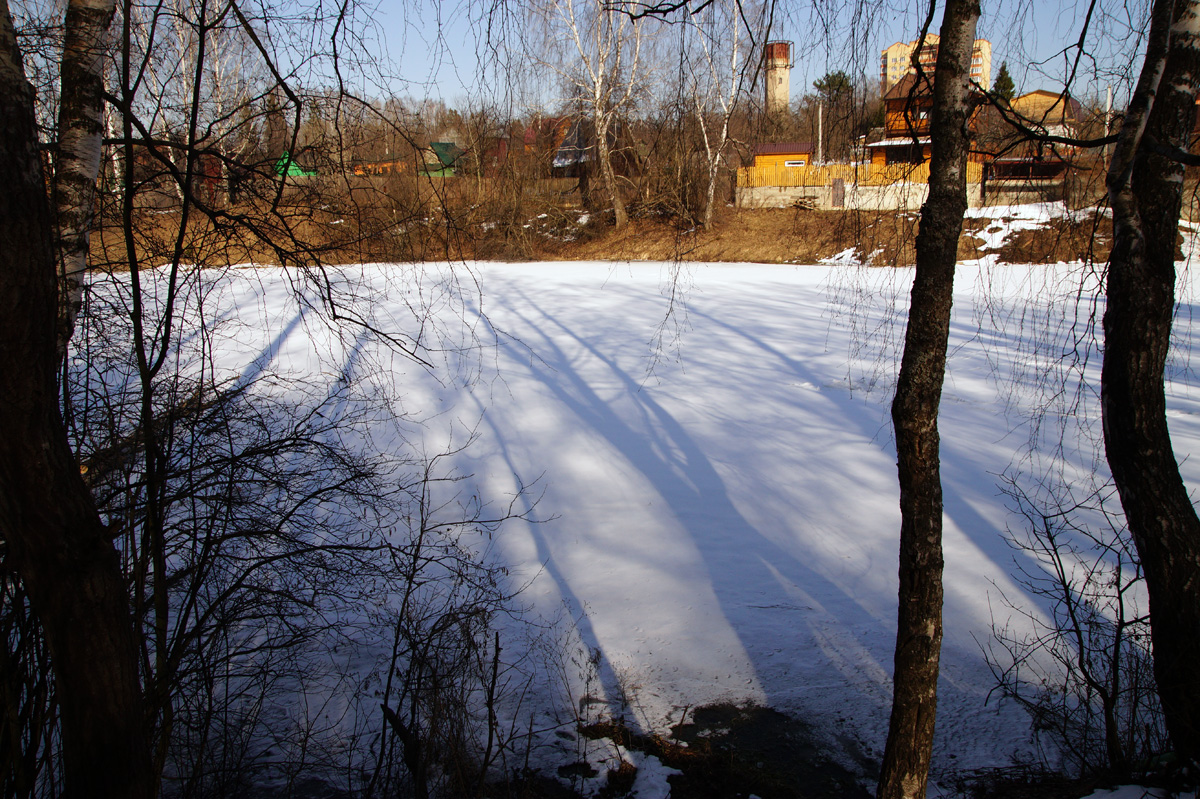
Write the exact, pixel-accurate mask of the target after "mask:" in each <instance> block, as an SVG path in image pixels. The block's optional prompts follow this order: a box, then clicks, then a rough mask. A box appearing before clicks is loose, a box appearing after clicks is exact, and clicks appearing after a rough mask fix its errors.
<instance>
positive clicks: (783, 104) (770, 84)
mask: <svg viewBox="0 0 1200 799" xmlns="http://www.w3.org/2000/svg"><path fill="white" fill-rule="evenodd" d="M793 66H795V64H794V63H793V62H792V43H791V42H784V41H774V42H767V46H766V49H765V50H764V52H763V74H764V77H765V81H766V87H767V113H768V114H775V113H779V112H781V111H786V110H787V107H788V102H789V101H790V100H791V75H792V67H793Z"/></svg>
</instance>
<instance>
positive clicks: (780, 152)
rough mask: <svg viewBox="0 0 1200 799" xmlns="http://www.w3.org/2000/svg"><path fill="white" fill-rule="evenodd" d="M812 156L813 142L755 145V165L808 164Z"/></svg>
mask: <svg viewBox="0 0 1200 799" xmlns="http://www.w3.org/2000/svg"><path fill="white" fill-rule="evenodd" d="M812 158H813V146H812V142H806V141H788V142H771V143H766V144H756V145H755V146H754V166H774V167H780V166H808V165H810V164H811V163H812Z"/></svg>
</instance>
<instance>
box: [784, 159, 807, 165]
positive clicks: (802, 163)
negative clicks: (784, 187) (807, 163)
mask: <svg viewBox="0 0 1200 799" xmlns="http://www.w3.org/2000/svg"><path fill="white" fill-rule="evenodd" d="M783 165H784V166H804V159H803V158H801V159H799V160H797V161H784V162H783Z"/></svg>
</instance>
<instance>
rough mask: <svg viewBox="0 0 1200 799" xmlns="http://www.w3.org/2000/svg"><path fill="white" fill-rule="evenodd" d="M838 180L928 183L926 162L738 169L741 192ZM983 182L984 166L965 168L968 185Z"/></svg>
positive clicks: (868, 183)
mask: <svg viewBox="0 0 1200 799" xmlns="http://www.w3.org/2000/svg"><path fill="white" fill-rule="evenodd" d="M838 178H841V179H842V180H843V181H845V182H846V185H852V184H855V183H857V184H859V185H861V186H890V185H891V184H893V183H904V182H907V183H928V182H929V162H928V161H927V162H925V163H924V164H892V165H890V166H874V165H871V164H826V165H825V166H747V167H742V168H740V169H738V171H737V184H738V186H739V187H741V188H760V187H763V186H780V187H785V188H799V187H816V186H831V185H833V181H835V180H837V179H838ZM982 178H983V165H982V164H977V163H968V164H967V182H968V183H978V182H979V181H980V180H981V179H982Z"/></svg>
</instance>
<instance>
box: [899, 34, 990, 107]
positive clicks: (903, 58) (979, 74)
mask: <svg viewBox="0 0 1200 799" xmlns="http://www.w3.org/2000/svg"><path fill="white" fill-rule="evenodd" d="M940 38H941V37H939V36H938V35H937V34H936V33H930V34H928V35H926V37H925V43H924V44H923V45H922V46H921V49H920V52H918V53H917V60H918V61H919V62H920V63H921V69H922V70H924V71H927V72H928V73H929V74H931V75H932V74H933V67H934V65H935V64H936V63H937V54H938V42H939V41H940ZM918 43H919V42H917V41H913V42H896V43H895V44H893V45H892V46H890V47H886V48H884V50H883V52H882V54H881V56H880V62H879V93H880V94H886V93H887V90H888V89H890V88H891V87H892V86H894V85H896V83H898V82H899V80H900V79H901V78H903V77H904V76H905V75H907V74H909V73H910V72H916V68H915V67H914V66H913V62H912V56H913V52H914V51H916V50H917V45H918ZM971 80H972V81H974V82H976V83H978V84H979V85H980V86H982V87H983V89H984V91H987V90H988V89H990V88H991V87H992V43H991V42H989V41H988V40H987V39H976V40H975V46H974V47H973V48H972V49H971Z"/></svg>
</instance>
